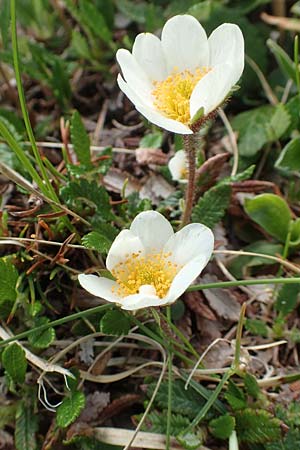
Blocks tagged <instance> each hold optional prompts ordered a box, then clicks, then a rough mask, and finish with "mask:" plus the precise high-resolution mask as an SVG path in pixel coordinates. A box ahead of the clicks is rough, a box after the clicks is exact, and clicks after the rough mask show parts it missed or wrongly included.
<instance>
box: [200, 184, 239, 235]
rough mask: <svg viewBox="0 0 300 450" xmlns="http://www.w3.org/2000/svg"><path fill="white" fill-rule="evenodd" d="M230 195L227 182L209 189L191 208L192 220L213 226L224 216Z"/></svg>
mask: <svg viewBox="0 0 300 450" xmlns="http://www.w3.org/2000/svg"><path fill="white" fill-rule="evenodd" d="M230 196H231V187H230V185H229V184H220V185H217V186H214V187H212V188H211V189H209V190H208V191H207V192H205V194H204V195H203V197H201V198H200V200H199V201H198V203H197V205H196V206H195V207H194V209H193V213H192V220H193V222H200V223H203V224H204V225H206V226H208V227H209V228H213V227H214V226H215V225H216V224H217V223H218V222H219V221H220V220H221V219H222V217H223V216H224V214H225V212H226V209H227V208H228V206H229V202H230Z"/></svg>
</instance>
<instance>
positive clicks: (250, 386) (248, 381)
mask: <svg viewBox="0 0 300 450" xmlns="http://www.w3.org/2000/svg"><path fill="white" fill-rule="evenodd" d="M244 383H245V389H246V392H247V394H248V395H251V397H253V398H254V399H257V398H258V396H259V394H260V389H259V385H258V383H257V381H256V378H255V377H254V376H253V375H251V374H250V373H246V375H245V377H244Z"/></svg>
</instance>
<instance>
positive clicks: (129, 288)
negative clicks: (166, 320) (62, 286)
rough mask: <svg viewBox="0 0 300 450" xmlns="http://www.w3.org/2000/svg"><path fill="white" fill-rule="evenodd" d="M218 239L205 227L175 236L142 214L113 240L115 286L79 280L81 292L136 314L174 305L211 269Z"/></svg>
mask: <svg viewBox="0 0 300 450" xmlns="http://www.w3.org/2000/svg"><path fill="white" fill-rule="evenodd" d="M213 246H214V236H213V233H212V231H211V230H210V229H209V228H207V227H206V226H205V225H202V224H200V223H193V224H190V225H187V226H185V227H184V228H182V229H181V230H180V231H178V232H177V233H174V231H173V228H172V226H171V224H170V223H169V222H168V220H167V219H165V218H164V216H162V215H161V214H160V213H158V212H156V211H146V212H142V213H140V214H138V215H137V216H136V218H135V219H134V220H133V222H132V224H131V226H130V229H129V230H123V231H121V232H120V233H119V235H118V236H117V237H116V239H115V240H114V242H113V244H112V246H111V248H110V250H109V252H108V255H107V259H106V267H107V269H108V270H109V271H110V272H111V273H112V275H113V276H114V278H115V281H113V280H111V279H108V278H104V277H98V276H96V275H84V274H81V275H79V277H78V279H79V283H80V284H81V286H82V287H83V288H84V289H86V290H87V291H88V292H90V293H91V294H92V295H95V296H96V297H101V298H103V299H105V300H107V301H109V302H113V303H117V304H118V305H120V306H121V308H122V309H127V310H137V309H141V308H145V307H148V306H163V305H168V304H171V303H173V302H174V301H175V300H176V299H177V298H178V297H180V296H181V295H182V294H183V293H184V292H185V291H186V289H187V288H188V286H189V285H190V284H191V283H192V281H194V280H195V278H196V277H197V276H198V275H199V274H200V272H201V271H202V270H203V268H204V267H205V266H206V264H207V263H208V261H209V259H210V256H211V254H212V251H213Z"/></svg>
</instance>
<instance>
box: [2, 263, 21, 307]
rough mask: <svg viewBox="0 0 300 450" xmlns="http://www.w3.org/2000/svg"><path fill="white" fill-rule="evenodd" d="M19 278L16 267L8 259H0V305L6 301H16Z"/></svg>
mask: <svg viewBox="0 0 300 450" xmlns="http://www.w3.org/2000/svg"><path fill="white" fill-rule="evenodd" d="M18 276H19V275H18V272H17V269H16V267H15V266H14V265H13V264H12V263H11V262H10V261H9V260H8V259H6V258H0V304H1V302H4V301H5V300H9V301H11V302H14V301H15V300H16V298H17V291H16V284H17V280H18Z"/></svg>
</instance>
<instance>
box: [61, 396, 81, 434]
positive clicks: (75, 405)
mask: <svg viewBox="0 0 300 450" xmlns="http://www.w3.org/2000/svg"><path fill="white" fill-rule="evenodd" d="M84 406H85V397H84V394H83V393H82V392H80V391H75V392H72V395H71V396H70V397H66V398H65V399H64V400H63V402H62V404H61V405H60V406H59V407H58V408H57V414H56V421H57V425H58V426H59V427H61V428H66V427H67V426H68V425H70V424H71V423H72V422H74V420H75V419H77V417H78V416H79V414H80V413H81V411H82V410H83V408H84Z"/></svg>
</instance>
